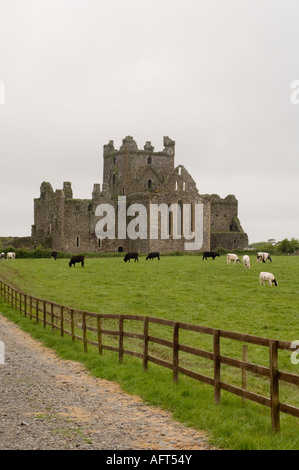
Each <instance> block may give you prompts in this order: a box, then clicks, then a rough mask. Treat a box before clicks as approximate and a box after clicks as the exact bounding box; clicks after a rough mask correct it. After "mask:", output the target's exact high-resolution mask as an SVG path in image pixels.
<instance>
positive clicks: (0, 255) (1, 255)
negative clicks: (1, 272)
mask: <svg viewBox="0 0 299 470" xmlns="http://www.w3.org/2000/svg"><path fill="white" fill-rule="evenodd" d="M0 258H1V261H3V260H5V253H3V252H2V253H0Z"/></svg>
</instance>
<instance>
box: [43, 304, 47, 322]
mask: <svg viewBox="0 0 299 470" xmlns="http://www.w3.org/2000/svg"><path fill="white" fill-rule="evenodd" d="M43 314H44V328H46V324H47V323H46V322H47V304H46V301H45V300H44V305H43Z"/></svg>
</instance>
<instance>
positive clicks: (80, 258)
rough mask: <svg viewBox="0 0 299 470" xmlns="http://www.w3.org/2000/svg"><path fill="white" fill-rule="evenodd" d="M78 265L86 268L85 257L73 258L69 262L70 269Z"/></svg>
mask: <svg viewBox="0 0 299 470" xmlns="http://www.w3.org/2000/svg"><path fill="white" fill-rule="evenodd" d="M76 263H81V266H82V267H84V256H72V257H71V260H70V262H69V267H71V266H72V265H74V267H75V264H76Z"/></svg>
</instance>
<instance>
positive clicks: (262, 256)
mask: <svg viewBox="0 0 299 470" xmlns="http://www.w3.org/2000/svg"><path fill="white" fill-rule="evenodd" d="M218 256H220V255H219V253H217V252H216V251H205V252H203V256H202V259H203V260H204V259H205V260H207V259H208V258H212V259H213V260H215V258H217V257H218ZM15 257H16V254H15V253H14V252H8V253H6V259H15ZM51 257H52V258H54V259H55V260H56V259H57V252H56V251H52V253H51ZM154 258H157V259H158V260H160V253H159V252H157V251H155V252H151V253H149V254H148V255H147V257H146V260H148V259H149V260H152V259H154ZM0 259H1V260H4V259H5V253H4V252H2V253H0ZM131 259H133V260H134V262H136V261H139V259H138V253H127V254H126V255H125V257H124V261H125V263H126V262H127V261H129V262H130V260H131ZM242 261H243V264H244V266H245V268H248V269H250V258H249V256H248V255H244V256H243V258H242ZM256 261H257V262H258V263H266V261H270V262H271V263H272V258H271V256H270V255H269V253H266V252H261V251H260V252H258V253H257V258H256ZM231 262H232V263H233V264H235V263H240V264H241V261H240V259H239V257H238V255H236V254H234V253H228V254H227V255H226V264H230V263H231ZM76 263H81V266H82V267H84V256H82V255H79V256H72V257H71V259H70V261H69V267H72V266H75V265H76ZM259 279H260V285H261V284H263V285H265V282H268V283H269V285H270V286H271V287H272V285H273V284H274V285H275V286H277V281H276V279H275V276H274V275H273V274H272V273H268V272H261V273H260V276H259Z"/></svg>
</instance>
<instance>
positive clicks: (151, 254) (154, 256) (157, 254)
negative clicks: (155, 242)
mask: <svg viewBox="0 0 299 470" xmlns="http://www.w3.org/2000/svg"><path fill="white" fill-rule="evenodd" d="M153 258H158V260H160V253H159V252H158V251H153V252H151V253H149V254H148V255H147V257H146V258H145V259H153Z"/></svg>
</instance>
